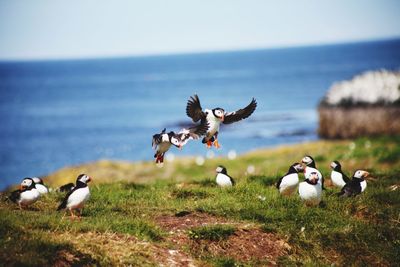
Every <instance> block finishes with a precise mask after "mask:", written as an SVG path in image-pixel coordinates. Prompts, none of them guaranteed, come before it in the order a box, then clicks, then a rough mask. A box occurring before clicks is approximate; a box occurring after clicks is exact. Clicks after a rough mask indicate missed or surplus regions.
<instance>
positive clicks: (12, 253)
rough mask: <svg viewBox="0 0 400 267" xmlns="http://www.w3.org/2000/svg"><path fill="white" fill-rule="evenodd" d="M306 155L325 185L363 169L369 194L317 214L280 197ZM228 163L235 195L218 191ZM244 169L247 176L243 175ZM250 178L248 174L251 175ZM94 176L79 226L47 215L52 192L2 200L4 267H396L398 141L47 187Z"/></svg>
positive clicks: (327, 198)
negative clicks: (18, 201) (21, 200)
mask: <svg viewBox="0 0 400 267" xmlns="http://www.w3.org/2000/svg"><path fill="white" fill-rule="evenodd" d="M305 154H310V155H312V156H313V157H314V158H315V160H316V161H317V167H318V168H319V169H320V170H321V172H322V173H323V174H324V176H325V177H327V178H329V174H330V169H329V163H330V161H332V160H339V161H340V162H341V163H342V166H343V170H344V171H345V172H346V173H347V174H348V175H351V174H352V172H353V171H354V170H355V169H358V168H362V169H366V170H368V171H369V172H370V173H371V176H372V177H373V179H372V180H371V181H368V187H367V189H366V192H364V193H363V194H362V195H360V196H357V197H355V198H349V199H339V198H337V196H336V195H335V193H336V192H337V191H338V190H337V189H335V188H332V187H329V179H328V180H327V184H328V188H327V190H326V191H325V192H324V195H323V203H322V204H321V205H320V206H319V207H315V208H310V207H306V206H305V205H303V203H302V202H301V201H300V200H299V198H298V196H297V195H296V196H292V197H286V198H285V197H281V196H280V195H279V194H278V192H277V190H276V188H275V186H274V183H275V182H276V180H277V179H278V178H279V177H280V176H281V175H283V174H284V173H286V171H287V169H288V167H289V165H291V164H292V163H294V162H298V161H300V160H301V158H302V157H303V156H304V155H305ZM220 164H222V165H224V166H225V167H227V169H228V173H229V174H230V175H231V176H233V177H234V178H235V179H236V182H237V185H236V186H235V187H234V188H228V189H221V188H218V187H217V186H216V185H215V183H214V177H215V168H216V167H217V166H218V165H220ZM249 166H250V168H249ZM248 172H251V173H248ZM80 173H87V174H89V175H90V176H92V177H93V183H91V184H90V188H91V193H92V196H91V199H90V201H89V202H88V203H87V205H86V208H85V209H84V211H83V218H82V220H80V221H77V220H76V221H71V220H70V219H69V218H68V217H67V216H66V217H64V218H63V212H56V211H55V209H56V208H57V205H58V203H59V201H60V200H61V199H62V198H63V194H61V193H57V192H52V193H50V194H48V195H47V196H45V197H42V198H41V199H40V200H39V201H38V202H36V203H35V204H34V205H32V207H31V208H29V209H28V210H23V211H20V210H18V209H17V206H16V205H15V204H14V203H10V202H8V201H6V194H2V195H1V202H0V225H1V227H0V262H1V263H2V264H4V265H6V266H20V265H36V266H46V265H55V266H70V265H102V266H109V265H115V266H118V265H133V266H159V265H163V266H263V265H268V266H269V265H285V266H287V265H299V264H300V265H303V264H304V265H331V264H335V265H374V266H375V265H382V266H395V265H397V264H398V263H399V262H400V179H399V174H400V137H390V138H389V137H381V138H374V139H365V138H363V139H357V140H355V141H318V142H314V143H305V144H299V145H293V146H284V147H278V148H274V149H264V150H258V151H254V152H251V153H248V154H245V155H242V156H239V157H238V158H236V159H234V160H228V159H226V158H215V159H210V160H206V162H205V163H204V165H202V166H199V165H197V164H196V163H195V159H193V158H179V159H176V160H174V161H173V162H166V163H165V164H164V166H163V167H162V168H159V167H157V166H155V164H154V163H152V162H139V163H130V162H113V161H100V162H94V163H89V164H85V165H82V166H74V167H67V168H64V169H62V170H60V171H58V172H56V173H54V174H51V175H49V176H48V177H46V178H45V181H46V182H47V183H48V184H50V185H51V186H54V187H56V186H58V185H61V184H63V183H66V182H71V181H75V179H76V176H77V175H78V174H80Z"/></svg>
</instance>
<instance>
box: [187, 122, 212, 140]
mask: <svg viewBox="0 0 400 267" xmlns="http://www.w3.org/2000/svg"><path fill="white" fill-rule="evenodd" d="M208 128H209V124H208V122H207V121H206V120H202V122H201V123H200V124H199V125H196V126H193V127H190V128H189V132H190V134H191V135H192V137H195V139H197V138H199V137H200V136H202V135H205V134H206V133H207V131H208ZM193 135H196V136H193Z"/></svg>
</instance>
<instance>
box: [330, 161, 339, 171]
mask: <svg viewBox="0 0 400 267" xmlns="http://www.w3.org/2000/svg"><path fill="white" fill-rule="evenodd" d="M331 168H332V170H334V171H337V172H340V171H342V165H340V163H339V161H337V160H335V161H332V162H331Z"/></svg>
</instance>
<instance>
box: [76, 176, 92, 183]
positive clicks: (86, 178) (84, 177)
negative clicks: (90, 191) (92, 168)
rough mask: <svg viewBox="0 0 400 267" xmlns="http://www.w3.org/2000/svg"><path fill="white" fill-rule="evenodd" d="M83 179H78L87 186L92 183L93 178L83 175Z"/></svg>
mask: <svg viewBox="0 0 400 267" xmlns="http://www.w3.org/2000/svg"><path fill="white" fill-rule="evenodd" d="M80 176H81V177H80V178H79V179H78V180H79V181H81V182H82V183H85V184H87V183H88V182H90V181H92V178H91V177H90V176H88V175H86V174H81V175H80Z"/></svg>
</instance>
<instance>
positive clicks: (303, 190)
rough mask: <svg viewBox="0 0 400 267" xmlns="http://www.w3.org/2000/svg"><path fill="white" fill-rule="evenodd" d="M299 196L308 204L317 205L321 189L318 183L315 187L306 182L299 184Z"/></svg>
mask: <svg viewBox="0 0 400 267" xmlns="http://www.w3.org/2000/svg"><path fill="white" fill-rule="evenodd" d="M299 195H300V198H301V199H302V200H304V201H306V202H307V203H309V204H313V205H318V204H319V203H320V202H321V196H322V187H321V184H320V183H317V184H316V185H312V184H309V183H307V182H301V183H300V184H299Z"/></svg>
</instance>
